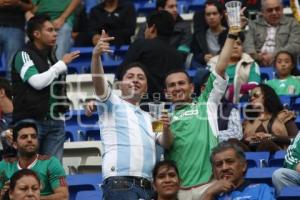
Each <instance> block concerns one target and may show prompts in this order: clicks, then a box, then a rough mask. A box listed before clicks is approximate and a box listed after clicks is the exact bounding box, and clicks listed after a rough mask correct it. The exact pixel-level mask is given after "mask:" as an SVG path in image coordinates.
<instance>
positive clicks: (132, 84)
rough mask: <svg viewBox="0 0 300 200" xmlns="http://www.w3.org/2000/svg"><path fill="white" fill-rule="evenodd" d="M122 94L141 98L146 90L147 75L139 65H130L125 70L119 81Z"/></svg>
mask: <svg viewBox="0 0 300 200" xmlns="http://www.w3.org/2000/svg"><path fill="white" fill-rule="evenodd" d="M120 89H121V91H122V96H123V97H125V98H127V97H128V98H141V97H142V96H143V94H145V93H146V92H147V77H146V75H145V73H144V71H143V70H142V69H141V68H140V67H138V66H137V67H132V68H130V69H128V70H127V71H126V73H125V74H124V76H123V78H122V83H121V88H120Z"/></svg>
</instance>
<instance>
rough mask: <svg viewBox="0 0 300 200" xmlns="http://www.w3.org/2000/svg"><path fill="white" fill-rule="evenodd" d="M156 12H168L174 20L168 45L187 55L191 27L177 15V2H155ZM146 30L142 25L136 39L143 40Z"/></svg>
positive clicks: (167, 0) (174, 0)
mask: <svg viewBox="0 0 300 200" xmlns="http://www.w3.org/2000/svg"><path fill="white" fill-rule="evenodd" d="M156 9H157V10H165V11H168V12H169V13H170V14H171V15H172V17H173V19H174V22H175V24H174V29H173V33H172V35H171V36H170V41H169V43H170V45H172V46H173V47H175V48H176V49H177V50H178V51H180V52H182V53H184V54H187V53H189V51H190V43H191V40H192V33H191V27H190V24H189V22H187V21H185V20H184V19H182V17H181V16H180V15H179V14H178V10H177V0H157V1H156ZM145 30H146V23H145V24H142V26H141V27H140V29H139V32H138V34H137V39H143V38H145V36H144V32H145Z"/></svg>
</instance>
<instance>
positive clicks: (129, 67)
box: [118, 62, 149, 80]
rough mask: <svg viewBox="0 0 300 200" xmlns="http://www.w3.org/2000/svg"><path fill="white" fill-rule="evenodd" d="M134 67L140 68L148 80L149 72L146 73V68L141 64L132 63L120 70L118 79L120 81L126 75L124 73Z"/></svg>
mask: <svg viewBox="0 0 300 200" xmlns="http://www.w3.org/2000/svg"><path fill="white" fill-rule="evenodd" d="M134 67H138V68H140V69H141V70H142V71H143V72H144V74H145V76H146V78H147V80H148V78H149V72H148V70H147V68H146V67H145V66H144V65H143V64H142V63H140V62H133V63H130V64H128V65H125V66H124V67H122V68H121V72H120V74H119V75H118V79H119V80H122V79H123V78H124V75H125V74H126V72H127V71H128V70H130V69H131V68H134Z"/></svg>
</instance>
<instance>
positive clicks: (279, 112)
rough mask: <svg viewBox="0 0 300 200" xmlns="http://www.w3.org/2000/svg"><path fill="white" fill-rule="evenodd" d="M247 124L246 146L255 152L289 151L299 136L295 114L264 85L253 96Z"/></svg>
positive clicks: (251, 95)
mask: <svg viewBox="0 0 300 200" xmlns="http://www.w3.org/2000/svg"><path fill="white" fill-rule="evenodd" d="M245 114H246V116H245V119H246V120H245V121H244V122H243V131H244V142H245V143H246V144H248V146H249V147H250V149H251V150H252V151H270V152H275V151H278V150H282V149H286V148H287V147H288V145H289V144H290V141H291V139H292V138H295V136H296V135H297V132H298V128H297V125H296V123H295V121H294V120H295V113H294V112H292V111H289V110H287V109H284V107H283V105H282V104H281V102H280V99H279V97H278V96H277V95H276V93H275V91H274V90H273V89H272V88H271V87H270V86H268V85H265V84H260V85H258V86H257V87H255V88H254V89H253V90H252V91H251V93H250V104H249V106H248V107H246V113H245Z"/></svg>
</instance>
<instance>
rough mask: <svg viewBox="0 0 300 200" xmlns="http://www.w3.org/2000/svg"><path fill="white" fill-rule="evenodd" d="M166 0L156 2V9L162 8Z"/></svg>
mask: <svg viewBox="0 0 300 200" xmlns="http://www.w3.org/2000/svg"><path fill="white" fill-rule="evenodd" d="M167 1H168V0H156V9H158V8H164V7H165V6H166V4H167Z"/></svg>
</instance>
